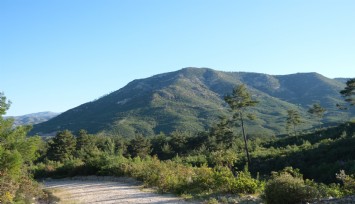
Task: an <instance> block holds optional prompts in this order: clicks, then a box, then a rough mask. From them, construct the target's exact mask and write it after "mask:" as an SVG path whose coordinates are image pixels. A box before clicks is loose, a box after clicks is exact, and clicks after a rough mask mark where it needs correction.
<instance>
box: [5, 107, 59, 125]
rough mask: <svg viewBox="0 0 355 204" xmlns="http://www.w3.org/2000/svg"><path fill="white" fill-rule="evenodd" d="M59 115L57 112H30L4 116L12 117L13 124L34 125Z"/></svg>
mask: <svg viewBox="0 0 355 204" xmlns="http://www.w3.org/2000/svg"><path fill="white" fill-rule="evenodd" d="M57 115H59V113H53V112H49V111H46V112H39V113H31V114H26V115H21V116H7V117H5V118H13V119H14V126H20V125H34V124H38V123H42V122H45V121H47V120H49V119H51V118H54V117H55V116H57Z"/></svg>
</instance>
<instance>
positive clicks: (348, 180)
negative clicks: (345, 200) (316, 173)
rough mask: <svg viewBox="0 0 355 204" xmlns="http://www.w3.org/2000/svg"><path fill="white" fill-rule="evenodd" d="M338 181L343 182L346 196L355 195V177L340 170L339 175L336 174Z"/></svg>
mask: <svg viewBox="0 0 355 204" xmlns="http://www.w3.org/2000/svg"><path fill="white" fill-rule="evenodd" d="M336 177H337V179H339V180H340V181H342V183H343V189H344V193H345V194H346V195H353V194H355V176H354V175H347V174H345V171H344V170H340V172H339V173H338V174H336Z"/></svg>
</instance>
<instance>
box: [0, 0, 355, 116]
mask: <svg viewBox="0 0 355 204" xmlns="http://www.w3.org/2000/svg"><path fill="white" fill-rule="evenodd" d="M354 11H355V1H354V0H287V1H284V0H268V1H265V0H248V1H244V0H243V1H242V0H213V1H211V0H95V1H94V0H51V1H48V0H31V1H27V0H1V1H0V92H4V94H5V96H6V97H7V98H8V99H10V100H11V101H12V105H11V107H10V109H9V110H8V112H7V115H11V116H17V115H24V114H28V113H35V112H42V111H52V112H64V111H66V110H68V109H71V108H74V107H76V106H78V105H80V104H83V103H86V102H89V101H92V100H95V99H97V98H99V97H101V96H103V95H105V94H108V93H110V92H112V91H115V90H118V89H120V88H122V87H123V86H125V85H126V84H127V83H129V82H130V81H132V80H134V79H139V78H147V77H150V76H153V75H155V74H159V73H165V72H170V71H176V70H179V69H181V68H184V67H208V68H212V69H215V70H220V71H246V72H258V73H266V74H274V75H283V74H291V73H298V72H318V73H320V74H322V75H324V76H326V77H329V78H335V77H355V23H354V22H355V12H354Z"/></svg>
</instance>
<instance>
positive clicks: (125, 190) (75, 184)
mask: <svg viewBox="0 0 355 204" xmlns="http://www.w3.org/2000/svg"><path fill="white" fill-rule="evenodd" d="M43 184H44V188H45V189H46V190H48V191H50V192H51V193H53V195H54V196H55V197H57V198H59V199H60V201H59V202H54V201H53V202H52V203H63V204H69V203H70V204H71V203H72V204H81V203H88V204H89V203H102V204H109V203H135V204H144V203H152V204H163V203H167V204H175V203H176V204H188V203H192V202H187V201H185V200H183V199H182V198H179V197H176V196H174V195H170V194H157V193H155V192H154V190H152V189H147V188H143V185H142V183H139V182H137V181H135V180H133V179H130V178H115V177H96V176H93V177H74V178H70V179H69V178H66V179H47V180H44V181H43Z"/></svg>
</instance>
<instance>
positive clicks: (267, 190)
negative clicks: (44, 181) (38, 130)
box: [0, 85, 355, 204]
mask: <svg viewBox="0 0 355 204" xmlns="http://www.w3.org/2000/svg"><path fill="white" fill-rule="evenodd" d="M344 90H349V89H344ZM341 93H343V92H341ZM350 93H351V94H348V95H346V96H345V97H346V98H345V99H346V101H347V102H349V105H350V106H349V108H350V109H351V108H353V103H352V100H353V96H354V95H353V92H352V91H350ZM225 100H226V102H227V103H228V104H229V106H230V109H229V111H230V112H232V114H231V115H232V117H220V118H219V120H218V122H216V123H215V124H214V125H212V126H211V127H209V128H208V130H207V131H200V132H198V133H195V132H189V131H179V130H176V131H173V132H171V133H169V134H164V133H160V134H154V135H152V136H150V137H146V136H144V135H142V134H140V133H139V132H137V133H135V135H134V136H133V137H127V136H125V135H122V132H120V131H114V130H110V131H102V132H100V133H97V134H89V133H88V132H87V131H86V130H80V131H77V132H75V133H73V132H71V131H69V130H62V131H59V132H57V133H56V136H55V137H51V138H46V139H45V140H42V139H41V138H39V137H26V135H27V133H28V132H29V129H30V127H26V126H20V127H16V128H13V127H12V124H13V121H12V120H11V119H3V118H2V117H0V139H1V140H0V164H1V165H0V175H1V177H0V201H1V202H3V203H11V202H17V203H30V202H32V201H31V199H32V198H33V197H37V198H40V197H43V196H44V195H43V193H41V191H40V190H39V187H38V184H37V183H36V182H35V181H34V180H33V179H32V178H31V175H33V176H34V177H35V178H44V177H52V178H60V177H68V176H76V175H93V174H94V175H112V176H129V177H134V178H136V179H138V180H141V181H143V182H144V183H145V184H146V185H147V186H154V187H157V189H158V190H159V191H161V192H173V193H176V194H179V195H183V196H185V197H187V198H188V197H195V198H199V197H200V198H205V197H206V196H207V197H209V196H212V197H213V196H214V195H216V194H218V195H221V194H222V195H226V194H232V195H236V194H237V195H241V194H256V195H259V196H260V197H262V198H263V199H264V201H266V202H267V203H276V204H277V203H291V204H292V203H301V202H310V201H313V200H317V199H319V198H324V197H329V196H331V197H342V196H346V195H352V194H355V177H354V174H355V149H354V146H355V122H346V123H343V124H342V125H338V126H334V127H327V128H325V127H323V128H322V127H321V126H320V123H319V117H323V116H322V114H321V113H323V112H324V111H323V110H324V109H323V108H322V107H321V105H319V104H316V105H314V106H312V107H311V108H310V111H309V114H311V115H314V116H315V117H317V118H318V119H315V120H316V121H317V120H318V123H315V128H314V129H309V130H301V129H297V125H299V124H301V123H302V121H303V118H302V116H301V115H299V114H298V113H297V111H294V110H293V109H290V111H288V112H289V114H288V117H287V118H285V121H283V126H284V128H285V129H290V128H288V127H292V128H291V129H292V131H289V134H288V135H284V136H279V137H257V136H252V137H249V134H248V132H247V131H244V130H243V131H242V134H243V135H242V134H239V132H236V131H235V126H236V125H237V124H241V128H242V129H244V127H247V128H249V127H250V126H249V125H250V124H251V123H248V124H245V125H246V126H244V120H245V119H248V120H251V119H253V120H254V119H255V117H254V116H253V115H252V114H249V113H247V111H249V109H253V108H254V105H256V104H257V102H256V101H253V100H252V99H251V95H250V94H249V93H248V91H247V90H246V89H245V86H243V85H241V86H237V87H236V89H234V91H233V93H232V94H231V95H228V96H226V98H225ZM0 104H1V106H0V114H1V115H3V114H4V113H5V111H6V110H7V109H8V108H9V105H10V103H9V102H8V101H7V100H6V98H5V96H4V95H3V94H1V101H0ZM317 113H319V114H318V115H317ZM247 130H249V129H247ZM220 199H221V198H220ZM212 201H215V200H213V199H212V200H211V202H212ZM221 202H225V200H224V201H222V200H221Z"/></svg>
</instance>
